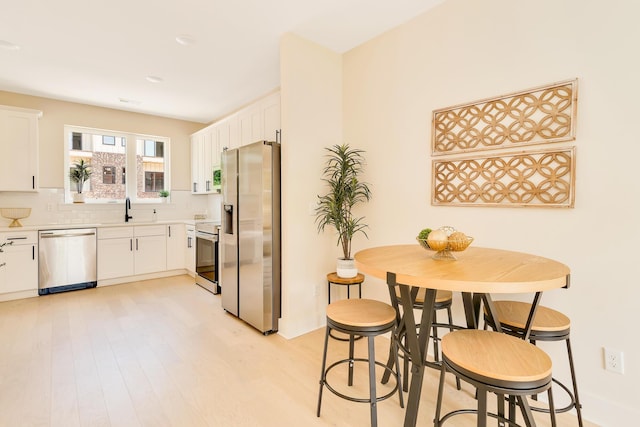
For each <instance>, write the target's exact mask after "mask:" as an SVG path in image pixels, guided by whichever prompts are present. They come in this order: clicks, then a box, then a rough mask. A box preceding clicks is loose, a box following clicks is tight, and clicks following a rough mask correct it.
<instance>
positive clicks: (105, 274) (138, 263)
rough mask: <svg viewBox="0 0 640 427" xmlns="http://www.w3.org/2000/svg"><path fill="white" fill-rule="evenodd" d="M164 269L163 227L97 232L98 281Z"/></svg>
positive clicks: (164, 234)
mask: <svg viewBox="0 0 640 427" xmlns="http://www.w3.org/2000/svg"><path fill="white" fill-rule="evenodd" d="M166 269H167V241H166V229H165V226H164V225H141V226H131V227H105V228H100V229H98V280H105V279H114V278H118V277H126V276H134V275H137V274H147V273H155V272H160V271H165V270H166Z"/></svg>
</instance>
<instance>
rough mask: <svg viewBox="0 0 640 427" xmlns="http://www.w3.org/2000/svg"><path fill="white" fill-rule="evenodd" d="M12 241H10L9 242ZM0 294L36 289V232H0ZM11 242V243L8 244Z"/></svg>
mask: <svg viewBox="0 0 640 427" xmlns="http://www.w3.org/2000/svg"><path fill="white" fill-rule="evenodd" d="M11 242H12V243H11ZM2 243H7V245H5V246H4V247H3V248H2V252H1V253H0V265H2V264H4V266H2V267H0V294H4V293H11V292H21V291H37V290H38V249H37V246H38V232H37V231H22V232H6V233H0V244H2ZM8 243H11V244H8Z"/></svg>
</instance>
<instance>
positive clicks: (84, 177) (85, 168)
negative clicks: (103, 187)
mask: <svg viewBox="0 0 640 427" xmlns="http://www.w3.org/2000/svg"><path fill="white" fill-rule="evenodd" d="M92 173H93V171H92V170H91V164H90V163H87V162H85V161H84V159H80V160H79V161H77V162H76V163H74V164H73V166H72V167H71V171H70V172H69V178H70V179H71V182H75V184H76V191H77V192H76V193H74V195H73V203H84V194H82V188H83V187H84V183H85V182H86V181H88V180H89V178H90V177H91V174H92Z"/></svg>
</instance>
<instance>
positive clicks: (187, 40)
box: [176, 34, 196, 46]
mask: <svg viewBox="0 0 640 427" xmlns="http://www.w3.org/2000/svg"><path fill="white" fill-rule="evenodd" d="M176 42H177V43H178V44H181V45H182V46H191V45H192V44H195V43H196V39H194V38H193V37H191V36H188V35H186V34H182V35H179V36H176Z"/></svg>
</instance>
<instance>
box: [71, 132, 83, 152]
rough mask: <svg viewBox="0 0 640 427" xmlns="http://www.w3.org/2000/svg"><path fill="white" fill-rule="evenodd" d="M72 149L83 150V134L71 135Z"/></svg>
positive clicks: (75, 133) (74, 133)
mask: <svg viewBox="0 0 640 427" xmlns="http://www.w3.org/2000/svg"><path fill="white" fill-rule="evenodd" d="M71 149H72V150H82V134H81V133H80V132H73V133H72V134H71Z"/></svg>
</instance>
